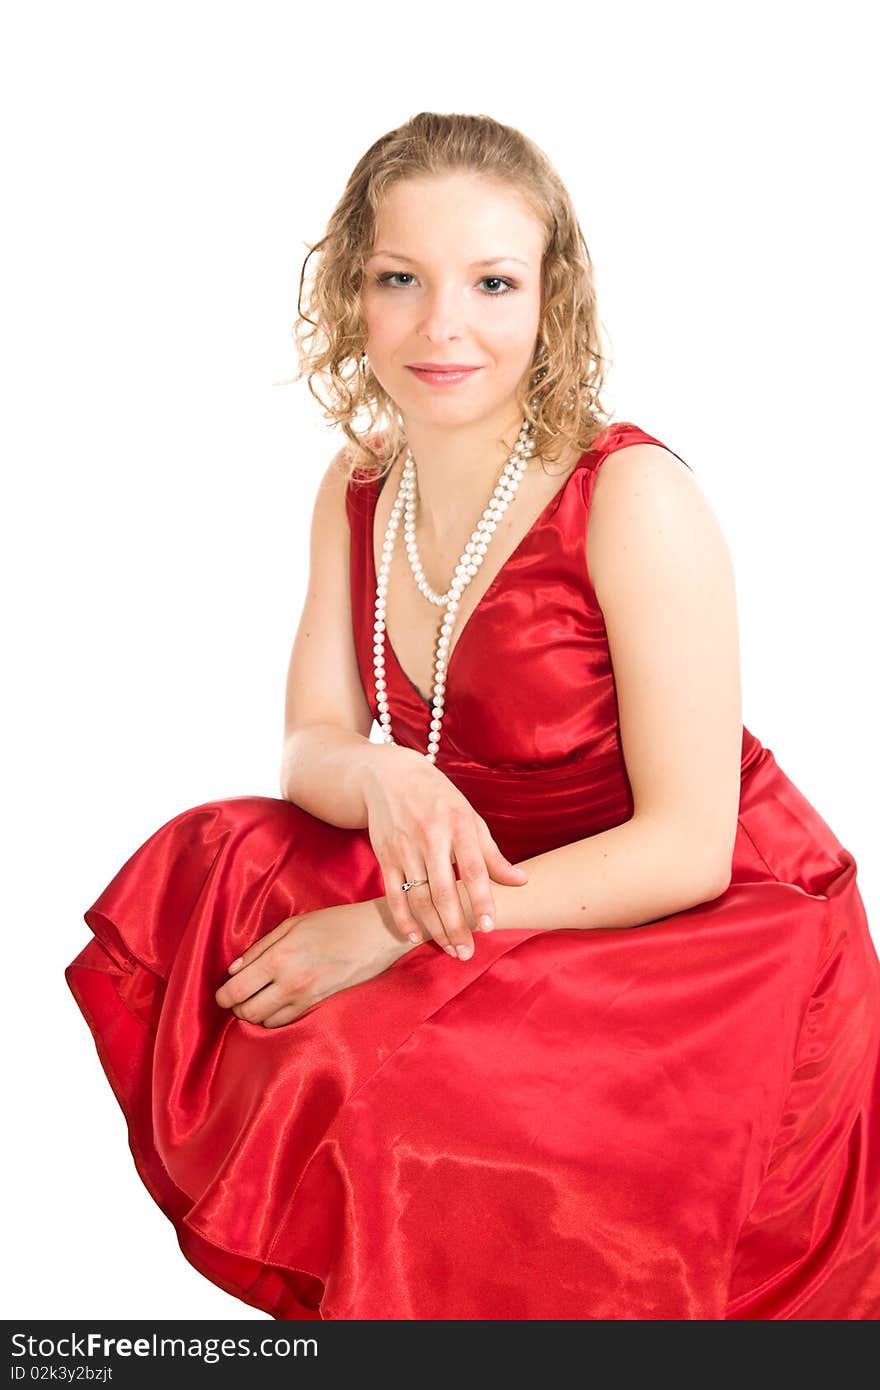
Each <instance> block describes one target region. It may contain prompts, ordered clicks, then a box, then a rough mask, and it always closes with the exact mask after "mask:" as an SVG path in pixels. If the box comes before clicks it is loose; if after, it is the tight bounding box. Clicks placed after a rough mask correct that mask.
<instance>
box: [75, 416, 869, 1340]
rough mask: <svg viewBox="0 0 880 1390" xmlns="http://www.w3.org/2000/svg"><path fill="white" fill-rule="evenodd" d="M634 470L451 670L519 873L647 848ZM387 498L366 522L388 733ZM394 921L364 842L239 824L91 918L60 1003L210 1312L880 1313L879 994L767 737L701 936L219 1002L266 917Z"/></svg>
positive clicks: (688, 919) (125, 876)
mask: <svg viewBox="0 0 880 1390" xmlns="http://www.w3.org/2000/svg"><path fill="white" fill-rule="evenodd" d="M637 442H651V443H659V442H660V441H659V440H656V439H654V437H653V436H650V435H647V434H646V433H645V432H644V431H642V430H640V429H639V428H638V427H637V426H635V425H631V424H628V423H621V424H616V425H612V426H610V427H609V429H608V430H607V431H605V433H604V434H603V435H602V436H600V438H599V439H598V440H597V441H596V443H595V445H594V447H593V449H592V450H590V451H588V452H587V453H586V454H584V456H583V457H582V458H581V460H580V462H579V464H578V466H577V468H576V469H575V471H574V472H573V473H572V475H571V476H570V478H569V479H567V481H566V482H565V484H564V485H563V487H562V489H561V490H560V492H559V493H558V494H557V496H556V497H555V498H553V499H552V500H551V503H550V504H549V505H548V507H547V508H545V510H544V512H543V513H542V514H541V516H540V517H539V518H538V521H537V522H536V524H535V526H534V527H533V528H532V529H531V530H530V532H529V533H528V534H527V535H526V537H525V538H524V540H523V541H522V543H521V544H520V546H519V547H518V548H517V550H516V551H514V553H513V555H512V556H511V557H510V558H509V560H508V562H507V563H506V565H505V566H504V567H503V568H502V570H501V571H500V573H499V574H498V576H497V578H496V580H495V581H494V582H493V584H492V586H491V587H490V589H489V590H488V592H487V594H486V595H485V596H484V599H483V600H482V601H481V603H480V604H479V606H478V608H477V609H476V610H475V612H474V614H473V615H472V617H471V619H470V620H469V622H468V624H467V625H466V630H464V631H463V632H462V635H461V637H460V639H459V641H458V643H457V645H456V648H455V650H454V651H453V656H452V660H451V662H450V666H449V671H448V683H449V684H448V689H449V705H448V707H447V711H446V715H445V717H444V731H443V740H442V743H441V749H440V754H439V758H438V766H439V767H440V769H441V770H442V771H443V772H444V773H445V774H446V775H447V776H449V777H450V778H451V779H452V780H453V781H454V782H455V784H456V785H457V786H458V787H459V788H460V789H461V790H462V792H463V794H464V795H465V796H466V797H467V798H468V800H469V801H470V802H471V804H472V805H473V806H474V808H475V809H476V810H477V811H478V812H479V813H480V814H481V815H482V816H484V817H485V819H486V821H487V823H488V824H489V827H490V829H491V831H492V834H493V836H494V837H495V838H496V840H497V841H498V844H499V845H500V847H501V849H502V850H503V852H504V853H505V854H507V855H508V856H509V857H510V858H512V859H514V860H517V859H522V858H526V857H529V856H532V855H535V854H539V853H543V852H545V851H547V850H550V849H553V848H555V847H556V846H558V845H562V844H567V843H569V842H571V841H572V840H576V839H580V838H583V837H585V836H587V835H591V834H595V833H598V832H600V831H602V830H604V829H607V828H609V827H610V826H613V825H617V824H620V823H622V822H623V821H625V820H627V819H628V818H629V817H630V816H631V814H632V797H631V791H630V787H629V782H628V779H627V775H626V766H625V762H624V759H623V751H622V747H621V742H620V733H619V726H618V720H617V709H616V699H615V691H614V679H613V671H612V668H611V662H610V656H609V652H608V644H607V638H606V634H605V629H604V624H603V621H602V615H601V611H600V609H599V605H598V603H597V601H596V597H595V593H594V592H593V589H592V585H591V582H590V579H589V566H588V556H587V554H586V550H585V537H586V521H587V517H588V514H589V505H590V498H591V496H592V487H593V483H594V481H595V477H596V474H597V471H598V468H599V466H600V465H601V462H602V460H603V459H604V458H605V457H607V456H608V455H609V454H610V453H611V452H613V451H614V450H615V449H617V448H621V447H625V445H627V444H630V443H637ZM376 495H377V489H376V485H375V484H372V483H371V484H367V485H363V484H352V485H350V488H349V494H348V513H349V521H350V524H351V581H352V606H353V620H354V636H355V643H356V649H357V654H358V661H359V666H360V671H361V676H362V680H363V683H364V688H365V691H366V692H367V695H368V698H369V699H370V702H371V707H372V708H373V712H374V714H375V713H376V707H375V702H374V692H373V687H372V603H373V597H374V593H375V571H374V567H373V551H372V521H373V515H374V509H375V501H376ZM386 653H388V647H387V644H386ZM487 660H490V661H491V668H492V671H493V696H492V698H491V699H490V700H487V699H486V698H485V689H484V682H483V671H484V670H485V666H486V662H487ZM386 674H387V678H388V681H389V690H390V701H391V707H392V721H393V727H394V731H395V737H396V738H397V739H398V741H400V742H406V743H408V744H410V745H411V746H412V747H414V748H417V749H420V750H424V748H425V746H426V743H427V729H428V720H429V718H430V712H429V709H428V706H427V703H426V702H425V701H424V700H423V699H422V697H421V695H420V694H419V692H418V691H417V690H416V689H415V687H414V686H413V685H412V683H411V682H410V681H409V680H408V678H407V677H406V675H405V673H404V672H403V671H402V669H401V668H400V667H399V665H398V664H397V662H396V660H395V658H394V654H393V652H391V653H390V655H388V659H387V672H386ZM383 891H384V886H383V883H382V879H381V874H380V872H379V869H378V865H377V863H376V860H375V856H374V855H373V852H372V848H371V845H370V842H369V838H368V835H367V833H366V831H361V830H356V831H352V830H342V829H339V828H338V827H334V826H330V825H327V824H325V823H324V822H322V821H319V820H317V819H316V818H314V817H313V816H311V815H309V814H308V813H307V812H305V811H303V810H302V809H301V808H299V807H297V806H294V805H292V804H290V803H288V802H285V801H281V800H277V799H273V798H266V797H255V796H252V797H231V798H228V799H226V800H222V801H217V802H210V803H206V804H204V805H202V806H198V807H194V808H191V809H189V810H186V811H183V812H182V813H180V814H179V815H177V816H175V817H174V818H173V819H171V820H170V821H168V822H167V823H166V824H165V825H163V826H161V827H160V828H159V829H158V830H157V831H156V832H155V833H154V834H153V835H152V836H151V837H150V838H149V839H148V840H147V841H146V842H145V844H143V845H142V846H141V847H140V848H139V849H138V850H136V851H135V853H134V854H133V855H132V856H131V858H130V859H129V860H128V861H127V862H126V863H125V864H124V865H123V866H122V867H121V868H120V870H119V872H118V873H117V874H116V876H115V877H114V879H113V880H112V881H111V883H110V884H108V886H107V887H106V888H105V889H104V891H103V892H102V893H101V895H100V896H99V897H98V899H97V900H96V902H95V903H94V904H93V905H92V907H91V908H89V909H88V910H87V911H86V913H85V920H86V923H87V925H88V926H89V928H90V929H91V932H92V933H93V935H92V938H91V940H90V941H89V942H88V944H87V945H86V946H85V947H84V948H83V950H82V951H81V952H80V953H79V955H78V956H77V957H76V958H75V960H74V961H72V963H71V964H70V965H69V966H68V968H67V971H66V978H67V982H68V984H69V986H70V988H71V990H72V993H73V995H74V997H75V999H76V1001H77V1004H78V1005H79V1008H80V1009H81V1011H82V1013H83V1015H84V1017H85V1019H86V1022H87V1023H88V1026H89V1027H90V1029H91V1031H92V1034H93V1036H94V1039H95V1043H96V1047H97V1050H98V1055H99V1058H100V1061H101V1064H102V1066H103V1068H104V1070H105V1072H106V1074H107V1077H108V1080H109V1082H110V1084H111V1086H112V1087H113V1090H114V1092H115V1094H116V1097H117V1099H118V1101H119V1103H120V1105H121V1107H122V1110H123V1112H124V1114H125V1116H126V1120H127V1123H128V1129H129V1142H130V1147H131V1151H132V1154H133V1157H134V1160H135V1163H136V1165H137V1168H138V1172H139V1173H140V1175H141V1178H142V1180H143V1181H144V1183H145V1185H146V1186H147V1188H148V1189H149V1191H150V1192H151V1193H152V1195H153V1197H154V1199H155V1200H156V1202H157V1203H158V1205H159V1206H160V1207H161V1209H162V1210H163V1211H164V1212H165V1214H166V1215H167V1216H168V1217H169V1219H170V1220H171V1221H172V1222H173V1223H174V1226H175V1230H176V1232H177V1237H178V1241H179V1243H180V1246H181V1249H182V1251H183V1253H184V1255H185V1256H186V1258H187V1259H189V1260H190V1261H191V1263H192V1264H193V1265H194V1266H195V1267H196V1268H197V1269H199V1270H201V1272H202V1273H203V1274H204V1275H205V1276H206V1277H207V1278H209V1279H211V1280H212V1281H213V1282H214V1283H216V1284H218V1285H219V1286H220V1287H222V1288H224V1289H226V1290H227V1291H228V1292H229V1293H231V1294H233V1295H235V1296H236V1297H238V1298H240V1299H242V1300H243V1301H244V1302H246V1303H249V1304H251V1305H253V1306H255V1307H258V1308H261V1309H263V1310H264V1311H266V1312H268V1313H270V1314H271V1315H272V1316H273V1317H276V1318H343V1319H396V1318H428V1319H443V1318H448V1319H453V1318H463V1319H483V1318H489V1319H551V1320H552V1319H585V1320H588V1319H729V1320H741V1319H777V1318H779V1319H782V1318H795V1319H822V1320H825V1319H847V1320H850V1319H869V1318H875V1317H876V1316H877V1315H878V1313H880V1081H878V1075H880V1074H878V1050H880V963H878V959H877V954H876V951H875V949H874V945H873V943H872V940H871V936H870V933H869V930H868V924H867V921H866V918H865V912H864V906H863V903H862V900H861V897H860V894H859V890H858V886H857V877H856V864H855V861H854V859H853V857H852V855H851V854H850V853H849V852H848V851H847V850H846V849H845V848H844V847H843V846H842V845H841V843H840V842H839V841H838V839H837V838H836V836H835V835H834V834H833V832H832V831H831V829H830V827H829V826H828V825H826V823H825V822H824V821H823V820H822V818H821V816H820V815H819V814H818V812H817V811H816V810H815V808H814V807H813V806H812V805H811V804H810V803H809V802H808V801H807V800H806V798H805V797H804V796H803V795H802V793H801V792H800V791H799V790H798V788H797V787H796V786H795V785H794V783H793V782H792V781H791V779H790V778H788V777H787V776H786V774H785V773H784V772H783V771H782V769H781V768H780V767H779V766H778V764H777V763H776V760H775V758H774V756H773V753H772V751H771V750H770V749H769V748H767V747H765V746H763V745H762V744H761V743H760V741H759V740H758V739H757V738H755V736H754V735H753V734H751V733H750V732H749V731H748V730H747V729H745V728H744V729H743V756H742V765H741V798H740V807H739V819H738V824H737V836H736V843H735V848H734V856H733V864H732V877H731V883H730V887H729V888H728V889H727V890H726V892H724V893H723V894H722V895H721V896H719V897H718V898H716V899H714V900H712V901H711V902H707V903H702V904H700V905H698V906H697V907H693V908H689V909H688V910H686V911H683V912H679V913H675V914H673V915H671V916H667V917H664V918H661V919H658V920H657V921H656V922H651V923H647V924H645V925H642V926H639V927H637V928H630V929H628V930H616V929H610V928H609V929H600V930H597V931H577V930H572V929H564V930H558V931H552V932H542V931H529V930H521V931H505V930H499V931H496V932H495V933H493V934H492V935H491V936H483V935H477V936H476V937H475V954H474V956H473V958H472V959H471V960H470V961H466V962H455V961H451V960H449V958H448V957H446V956H445V955H444V954H443V953H442V952H440V951H438V950H437V949H436V948H435V947H434V946H433V945H432V944H428V943H426V944H425V945H423V946H421V947H419V948H418V949H416V950H414V951H412V952H411V953H410V954H409V955H407V956H406V957H404V958H403V959H402V960H400V961H398V962H397V963H396V964H395V965H394V966H392V967H391V969H390V970H388V971H386V972H385V973H384V974H382V975H380V976H378V977H376V978H375V979H373V980H370V981H367V982H365V983H364V984H361V985H358V986H356V987H354V988H352V989H348V990H345V991H342V992H341V993H339V994H336V995H333V996H331V997H330V998H328V999H325V1000H323V1001H321V1002H320V1003H318V1004H317V1005H314V1006H313V1007H312V1008H311V1009H309V1010H308V1011H307V1012H306V1013H305V1014H303V1015H302V1016H301V1017H300V1018H298V1019H297V1020H295V1021H294V1022H293V1023H292V1024H289V1025H287V1026H286V1027H284V1028H279V1029H265V1028H263V1027H262V1026H261V1025H256V1024H250V1023H247V1022H244V1021H242V1020H239V1019H237V1018H236V1017H235V1016H234V1015H232V1014H230V1013H229V1012H228V1011H227V1010H223V1009H221V1008H220V1007H219V1005H217V1004H216V1002H215V1000H214V997H213V996H214V992H215V991H216V989H217V988H218V987H219V985H220V984H221V983H222V982H223V980H224V979H225V978H226V965H227V963H228V961H229V960H231V959H232V958H233V957H234V956H235V955H236V954H237V953H239V952H240V951H242V950H243V949H245V948H246V947H247V946H249V945H250V944H251V943H252V942H253V941H255V940H257V939H258V938H259V937H261V936H263V935H264V934H265V933H266V932H267V931H269V930H271V929H272V928H273V927H274V926H275V925H277V923H278V922H279V921H280V920H281V919H282V918H284V917H286V916H289V915H292V914H295V913H303V912H308V911H310V910H313V909H315V908H318V907H323V906H327V905H330V904H333V903H341V902H358V901H363V900H365V899H368V898H372V897H377V896H379V895H380V894H381V893H382V892H383Z"/></svg>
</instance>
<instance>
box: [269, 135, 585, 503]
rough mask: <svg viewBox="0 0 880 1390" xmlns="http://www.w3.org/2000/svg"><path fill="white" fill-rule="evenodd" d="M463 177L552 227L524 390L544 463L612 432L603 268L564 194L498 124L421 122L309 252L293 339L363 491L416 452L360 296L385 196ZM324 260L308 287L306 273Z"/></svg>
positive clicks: (372, 169) (366, 175) (348, 199)
mask: <svg viewBox="0 0 880 1390" xmlns="http://www.w3.org/2000/svg"><path fill="white" fill-rule="evenodd" d="M458 171H461V172H468V173H478V174H482V175H484V176H485V177H487V178H489V179H491V180H492V181H494V182H495V183H501V184H505V185H508V186H512V187H513V188H514V189H516V190H517V191H518V192H519V193H520V195H521V196H522V197H523V198H524V199H525V201H526V203H527V205H528V206H529V207H530V209H531V210H532V211H533V212H534V214H535V216H536V217H537V218H538V219H539V220H540V221H541V222H542V223H543V225H544V228H545V238H544V253H543V258H542V287H541V319H540V326H539V331H538V335H537V339H536V345H535V352H534V355H533V359H532V364H531V367H530V370H529V372H527V373H525V374H524V376H523V378H522V380H521V382H520V385H519V387H518V390H517V400H518V403H519V406H520V410H521V416H522V418H523V419H528V420H529V422H530V424H531V426H532V438H533V440H534V452H535V455H536V456H537V457H540V458H545V457H546V458H548V459H556V458H558V457H560V456H561V455H562V453H563V452H564V451H565V450H566V448H577V449H579V450H583V451H586V450H587V449H589V448H590V447H591V445H592V443H593V440H594V439H595V438H596V437H597V436H598V435H599V434H601V433H602V431H603V430H604V429H605V428H606V427H607V424H608V421H609V418H610V417H609V415H608V412H607V411H606V410H605V409H604V407H603V406H602V404H601V401H600V392H601V390H602V387H603V384H604V381H605V376H606V368H607V362H608V359H607V358H606V357H605V356H603V353H602V350H601V349H602V342H601V336H600V320H599V316H598V310H597V305H596V291H595V285H594V280H593V266H592V261H591V259H590V253H589V250H588V249H587V243H586V241H585V239H584V236H583V233H582V231H581V228H580V225H579V223H578V220H577V217H576V215H575V211H574V207H573V204H572V201H571V197H570V195H569V193H568V191H567V190H566V188H565V185H564V184H563V182H562V180H561V179H560V177H559V175H558V174H557V173H556V171H555V169H554V168H553V166H552V165H551V163H550V161H549V160H548V158H547V157H546V155H545V154H544V153H543V152H542V151H541V150H540V149H539V148H538V146H537V145H535V144H534V143H533V142H532V141H531V140H530V139H528V137H527V136H525V135H523V134H522V133H521V132H520V131H519V130H516V129H514V128H513V127H511V126H506V125H502V124H501V123H500V122H498V121H496V120H493V119H492V118H491V117H490V116H473V115H460V114H455V113H453V114H438V113H436V112H432V111H422V112H420V113H419V114H418V115H416V116H413V117H412V118H411V119H410V120H408V121H407V122H406V124H405V125H402V126H399V127H398V128H397V129H396V130H392V131H389V132H388V134H386V135H383V136H381V137H380V138H379V139H378V140H376V141H375V142H374V143H373V144H372V145H371V146H370V148H369V149H368V150H367V151H366V153H365V154H363V155H362V156H361V158H360V159H359V160H358V163H357V164H356V165H355V167H354V170H353V171H352V173H351V175H350V177H349V180H348V183H347V184H346V187H345V191H344V193H343V194H342V197H341V198H340V200H339V202H338V203H337V205H336V207H335V209H334V210H333V213H332V214H331V216H330V219H329V222H328V224H327V229H326V232H325V234H324V236H323V237H322V238H321V240H320V241H317V242H315V243H313V244H312V243H309V242H305V243H304V244H305V245H306V246H307V247H308V255H307V256H306V258H305V261H304V262H303V266H302V270H301V273H300V282H299V295H298V299H297V313H298V318H297V321H296V323H295V325H294V329H293V336H294V339H295V342H296V346H297V352H298V357H299V371H298V373H297V374H296V375H295V376H294V377H293V378H291V379H290V380H291V381H299V380H301V379H302V377H303V376H307V377H308V386H309V390H310V391H311V393H312V395H313V396H314V398H315V400H317V401H318V403H319V404H320V405H321V406H322V407H323V408H324V410H323V414H324V419H326V420H328V421H330V422H332V423H333V424H335V425H337V426H339V427H341V429H342V431H343V433H344V434H345V436H346V438H347V440H348V446H345V445H344V446H343V449H342V451H341V454H342V455H343V456H344V461H345V465H346V467H347V471H348V476H349V479H350V480H351V481H352V482H358V481H360V482H364V483H368V482H371V481H374V480H375V479H376V478H377V477H381V476H383V474H384V473H386V472H387V471H388V469H390V467H391V465H392V463H393V462H394V460H395V458H396V457H397V455H398V453H399V452H400V450H401V448H402V447H403V445H404V443H405V431H404V428H403V420H402V418H401V416H400V413H399V411H398V409H397V405H396V403H395V402H394V401H393V400H392V398H391V397H390V396H389V395H388V393H387V392H386V391H385V390H384V388H383V387H382V385H381V384H380V382H379V381H378V380H377V379H376V377H375V375H374V373H373V372H372V371H371V370H370V368H369V366H368V364H367V362H366V355H365V352H364V343H365V341H366V337H367V334H366V325H365V322H364V317H363V312H362V307H361V287H362V283H363V276H364V266H365V261H366V259H367V257H368V256H369V254H370V251H371V250H372V247H373V244H374V237H375V232H376V227H377V222H378V216H379V211H380V207H381V203H382V198H383V195H384V194H385V192H386V191H387V190H388V189H389V188H391V187H392V186H393V185H394V184H396V183H398V182H400V181H401V180H403V179H407V178H415V177H424V176H430V175H437V174H444V173H451V172H458ZM316 253H317V262H316V268H315V270H314V274H313V275H312V277H311V279H310V281H309V283H308V285H307V284H306V268H307V266H308V263H309V260H310V258H311V257H312V256H313V255H315V254H316ZM283 384H289V382H287V383H283ZM319 386H322V387H323V388H325V390H326V392H327V398H326V399H325V398H324V397H322V395H321V394H320V393H319V390H318V389H317V388H318V387H319ZM359 420H360V421H363V420H366V427H365V428H364V429H362V430H361V431H358V430H356V429H355V424H356V422H358V421H359Z"/></svg>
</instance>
